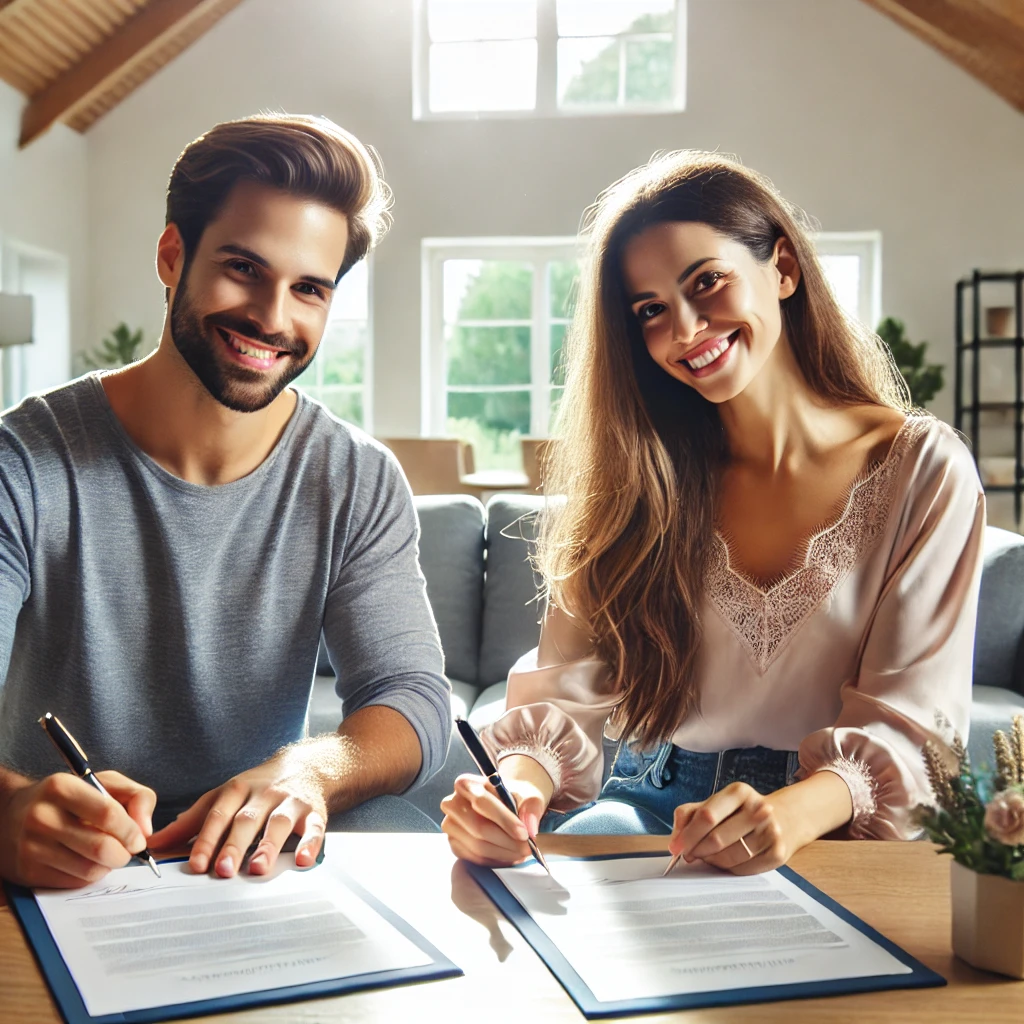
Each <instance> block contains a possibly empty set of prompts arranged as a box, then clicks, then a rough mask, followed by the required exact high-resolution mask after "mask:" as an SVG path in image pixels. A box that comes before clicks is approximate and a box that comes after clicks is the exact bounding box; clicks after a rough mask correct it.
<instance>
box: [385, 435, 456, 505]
mask: <svg viewBox="0 0 1024 1024" xmlns="http://www.w3.org/2000/svg"><path fill="white" fill-rule="evenodd" d="M380 441H381V443H382V444H385V445H387V446H388V448H390V449H391V450H392V451H393V452H394V453H395V457H396V458H397V459H398V462H399V464H400V465H401V467H402V469H403V470H404V471H405V475H406V478H407V479H408V481H409V486H410V487H411V488H412V493H413V494H459V493H460V492H461V491H462V490H463V488H462V485H461V484H460V482H459V481H460V480H461V479H462V477H464V476H465V475H466V473H469V472H472V471H473V465H474V459H473V446H472V445H471V444H467V443H466V442H465V441H461V440H460V439H459V438H457V437H382V438H380Z"/></svg>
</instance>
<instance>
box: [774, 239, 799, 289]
mask: <svg viewBox="0 0 1024 1024" xmlns="http://www.w3.org/2000/svg"><path fill="white" fill-rule="evenodd" d="M772 263H773V264H774V266H775V269H776V270H777V271H778V272H779V298H780V299H788V298H789V297H790V296H791V295H792V294H793V292H795V291H796V286H797V285H798V284H799V283H800V264H799V263H798V262H797V258H796V252H795V251H794V250H793V246H792V244H791V243H790V241H789V239H788V238H786V237H785V236H783V237H782V238H780V239H779V240H778V241H777V242H776V243H775V251H774V252H773V253H772Z"/></svg>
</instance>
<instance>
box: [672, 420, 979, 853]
mask: <svg viewBox="0 0 1024 1024" xmlns="http://www.w3.org/2000/svg"><path fill="white" fill-rule="evenodd" d="M926 443H927V445H928V447H927V448H926V449H925V451H924V452H923V453H922V454H921V456H920V457H919V458H918V459H917V460H916V462H915V463H914V465H913V466H912V467H910V468H911V469H912V472H911V473H908V479H909V483H908V484H907V486H908V487H909V488H911V493H910V494H909V495H908V496H907V498H906V500H905V502H904V503H903V508H902V511H901V513H900V516H901V519H900V526H899V530H898V532H897V534H896V537H895V538H894V540H893V542H892V553H891V555H890V558H889V565H888V568H887V573H886V580H885V584H884V586H883V588H882V591H881V594H880V595H879V597H878V599H877V601H876V605H875V608H874V610H873V614H872V618H871V622H870V625H869V627H868V629H867V632H866V634H865V637H864V640H863V641H862V645H861V653H860V659H859V665H858V671H857V674H856V676H855V677H854V678H852V679H850V680H848V681H847V682H846V683H844V684H843V686H842V688H841V690H840V698H841V701H842V708H841V710H840V713H839V716H838V718H837V720H836V721H835V723H834V724H833V725H831V726H829V727H827V728H824V729H819V730H817V731H816V732H813V733H811V735H809V736H807V737H806V738H805V739H804V741H803V742H802V743H801V745H800V777H801V780H802V781H800V782H797V783H795V784H793V785H792V786H788V787H786V788H785V789H781V790H778V791H776V792H775V793H772V794H770V795H769V796H760V795H759V794H757V793H756V792H754V791H753V790H752V789H750V787H749V786H744V785H742V784H739V785H736V786H732V787H729V788H728V789H726V790H723V791H722V792H721V793H720V794H715V796H713V797H711V798H710V799H709V800H707V801H705V802H704V803H703V804H690V805H686V806H684V807H682V808H679V811H678V812H677V816H676V828H675V830H674V832H673V836H672V841H671V844H670V848H672V849H673V850H674V852H683V853H684V855H686V856H700V857H704V859H708V860H710V861H711V863H715V864H718V865H719V866H722V867H729V868H730V869H731V870H734V871H739V872H743V873H747V872H750V871H762V870H767V869H768V868H771V867H775V866H777V865H778V864H781V863H784V862H785V859H786V858H788V857H789V856H790V855H792V853H793V852H795V851H796V850H798V849H799V848H800V847H801V846H803V845H806V843H808V842H811V841H812V840H814V839H817V838H819V837H820V836H822V835H826V834H829V833H831V832H833V831H837V830H838V831H840V833H841V834H842V835H845V836H846V837H848V838H867V839H909V838H912V837H913V836H914V835H915V834H916V833H917V829H916V826H915V824H914V821H913V815H912V812H913V810H914V808H915V807H916V806H917V805H918V804H922V803H929V802H931V800H932V799H933V798H932V794H931V790H930V788H929V785H928V781H927V774H926V772H925V766H924V759H923V756H922V748H923V746H924V744H925V742H927V741H928V740H929V739H934V738H936V735H937V734H940V733H941V731H942V730H941V727H940V726H939V725H938V724H937V722H942V721H945V722H946V723H952V725H953V727H954V728H955V729H956V730H957V731H959V733H960V734H961V736H962V737H963V738H964V739H966V737H967V730H968V727H969V724H970V704H971V676H972V663H973V652H974V626H975V619H976V616H977V600H978V587H979V583H980V576H981V558H982V546H983V538H984V529H985V501H984V495H983V493H982V491H981V487H980V483H979V481H978V476H977V471H976V469H975V467H974V463H973V461H972V459H971V457H970V454H969V453H968V452H967V450H966V449H965V448H964V446H963V444H962V443H961V442H960V440H959V439H958V438H957V437H956V436H955V435H954V434H953V433H952V431H950V430H949V429H948V428H939V429H936V430H934V431H933V432H932V434H931V436H930V438H929V439H928V441H927V442H926ZM940 738H941V739H945V740H948V739H949V738H950V737H949V736H948V735H946V736H941V735H940ZM740 837H743V839H744V842H745V843H746V846H747V847H749V848H750V849H751V853H750V854H748V853H747V851H746V849H745V848H744V845H743V844H742V843H740V842H739V838H740ZM705 854H710V856H704V855H705Z"/></svg>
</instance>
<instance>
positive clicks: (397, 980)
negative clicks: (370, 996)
mask: <svg viewBox="0 0 1024 1024" xmlns="http://www.w3.org/2000/svg"><path fill="white" fill-rule="evenodd" d="M178 859H179V860H186V859H187V858H184V857H181V858H178ZM161 863H164V864H167V863H173V861H161ZM335 873H336V875H338V876H340V877H341V878H342V879H343V880H344V882H345V884H346V885H347V886H348V887H349V889H351V891H352V892H353V893H354V894H355V895H356V896H358V897H359V898H360V899H361V900H362V901H363V902H364V903H366V904H368V905H369V906H370V907H372V908H373V909H374V910H375V911H376V912H377V913H378V914H380V916H381V917H383V918H384V920H385V921H387V922H388V923H389V924H391V925H393V926H394V927H395V928H396V929H397V930H398V931H399V932H401V933H402V935H404V936H405V937H406V938H407V939H408V940H409V941H410V942H412V943H413V945H415V946H417V947H419V948H420V949H422V950H423V952H424V953H426V954H427V955H428V956H429V957H430V958H431V960H432V961H433V962H432V963H429V964H424V965H422V966H421V967H409V968H403V969H401V970H395V971H377V972H375V973H373V974H356V975H352V976H350V977H347V978H334V979H327V980H325V981H316V982H311V983H309V984H306V985H291V986H288V987H286V988H274V989H264V990H262V991H258V992H245V993H243V994H241V995H234V996H221V997H218V998H216V999H201V1000H197V1001H194V1002H191V1003H175V1004H174V1005H171V1006H154V1007H150V1008H147V1009H145V1010H131V1011H129V1012H126V1013H108V1014H104V1015H103V1016H100V1017H92V1016H90V1015H89V1011H88V1010H87V1009H86V1008H85V1003H84V1002H83V1001H82V997H81V996H80V995H79V993H78V989H77V988H76V987H75V983H74V980H73V979H72V977H71V972H70V971H69V970H68V968H67V965H66V964H65V963H64V960H63V958H62V957H61V955H60V950H58V948H57V943H56V942H55V941H54V938H53V936H52V935H51V934H50V929H49V927H48V925H47V924H46V919H45V918H44V917H43V913H42V911H41V910H40V909H39V904H38V903H36V899H35V896H33V895H32V890H31V889H25V888H22V886H20V885H10V884H9V883H7V882H5V883H4V892H5V893H6V894H7V902H8V904H9V905H10V907H11V910H12V911H14V916H15V917H16V918H17V919H18V922H19V923H20V925H21V927H22V930H23V931H24V933H25V937H26V938H27V939H28V944H29V946H30V947H31V949H32V954H33V955H34V956H35V959H36V963H37V964H38V965H39V970H40V971H41V972H42V974H43V977H44V978H45V979H46V984H47V985H48V986H49V988H50V993H51V994H52V995H53V999H54V1002H56V1004H57V1008H58V1009H59V1010H60V1015H61V1017H63V1018H64V1020H65V1022H66V1024H131V1022H139V1024H151V1022H155V1021H163V1020H177V1019H178V1018H180V1017H200V1016H204V1015H207V1014H211V1013H228V1012H229V1011H233V1010H243V1009H249V1008H250V1007H253V1006H271V1005H273V1004H276V1003H295V1002H299V1001H300V1000H303V999H321V998H323V997H325V996H339V995H344V994H345V993H347V992H362V991H365V990H366V989H373V988H390V987H392V986H394V985H406V984H409V983H412V982H418V981H436V980H438V979H440V978H457V977H461V975H462V973H463V972H462V969H461V968H460V967H457V966H456V965H455V964H454V963H452V961H451V960H449V959H448V958H447V957H446V956H445V955H444V954H443V953H442V952H441V951H440V950H438V949H437V948H436V947H435V946H433V945H431V943H429V942H428V941H427V940H426V939H425V938H424V937H423V936H422V935H420V933H419V932H417V931H416V930H415V929H414V928H413V927H412V926H411V925H410V924H408V923H407V922H406V921H404V920H403V919H402V918H401V917H399V916H398V915H397V914H396V913H394V911H392V910H391V908H390V907H387V906H385V904H383V903H381V901H380V900H378V899H377V897H376V896H374V895H373V894H372V893H370V892H367V890H366V889H364V888H363V887H362V886H361V885H359V884H358V883H357V882H356V881H354V880H353V879H352V878H351V877H350V876H349V875H348V874H346V873H345V872H338V871H336V872H335Z"/></svg>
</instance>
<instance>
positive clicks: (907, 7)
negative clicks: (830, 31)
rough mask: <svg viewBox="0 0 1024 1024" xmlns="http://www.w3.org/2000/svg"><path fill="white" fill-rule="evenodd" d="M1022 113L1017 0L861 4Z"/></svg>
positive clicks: (1023, 39)
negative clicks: (906, 31)
mask: <svg viewBox="0 0 1024 1024" xmlns="http://www.w3.org/2000/svg"><path fill="white" fill-rule="evenodd" d="M864 2H865V3H866V4H868V5H869V6H871V7H873V8H875V10H877V11H881V12H882V13H883V14H886V15H888V16H889V17H890V18H892V19H893V21H896V22H898V23H899V24H900V25H902V26H903V27H904V28H905V29H908V30H909V31H911V32H912V33H913V34H914V35H916V36H917V37H918V38H919V39H922V40H923V41H924V42H926V43H928V44H929V45H931V46H933V47H935V49H937V50H938V51H939V52H940V53H943V54H944V55H945V56H946V57H948V58H949V59H950V60H951V61H953V63H955V64H957V65H958V66H959V67H961V68H963V70H964V71H966V72H968V74H971V75H973V76H974V77H975V78H977V79H978V80H979V81H980V82H982V83H984V84H985V85H987V86H988V87H989V88H990V89H992V90H993V91H994V92H995V93H997V94H998V95H999V96H1001V97H1002V98H1003V99H1004V100H1006V102H1007V103H1009V104H1010V105H1011V106H1013V107H1016V108H1017V110H1019V111H1021V112H1022V113H1024V17H1022V14H1021V11H1020V6H1021V5H1020V3H1019V0H864Z"/></svg>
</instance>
